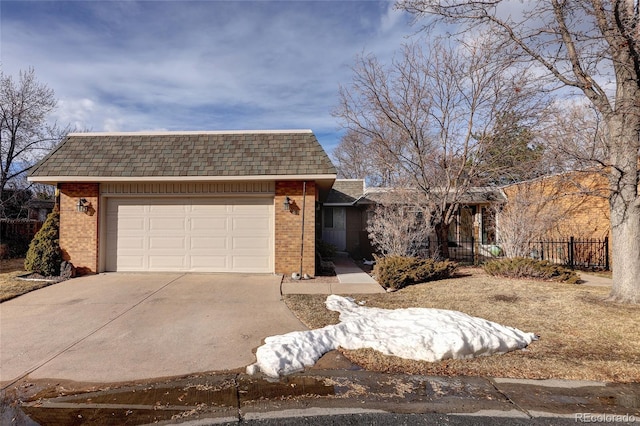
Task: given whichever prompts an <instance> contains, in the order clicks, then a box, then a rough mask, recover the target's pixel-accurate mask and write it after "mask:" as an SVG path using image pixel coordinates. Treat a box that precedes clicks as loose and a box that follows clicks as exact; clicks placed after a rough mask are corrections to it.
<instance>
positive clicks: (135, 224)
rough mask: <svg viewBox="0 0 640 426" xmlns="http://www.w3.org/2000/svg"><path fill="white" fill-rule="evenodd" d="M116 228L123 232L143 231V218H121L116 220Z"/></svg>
mask: <svg viewBox="0 0 640 426" xmlns="http://www.w3.org/2000/svg"><path fill="white" fill-rule="evenodd" d="M118 222H119V223H118V228H119V229H122V230H124V231H136V230H138V231H144V229H145V223H144V218H136V217H127V216H122V217H120V218H119V219H118Z"/></svg>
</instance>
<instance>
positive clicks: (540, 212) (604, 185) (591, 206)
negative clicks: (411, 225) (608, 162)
mask: <svg viewBox="0 0 640 426" xmlns="http://www.w3.org/2000/svg"><path fill="white" fill-rule="evenodd" d="M503 191H504V193H505V195H506V196H507V199H508V200H509V202H508V203H507V206H509V205H510V204H511V205H513V206H515V207H517V208H523V206H527V207H529V210H532V208H535V212H534V213H535V217H528V216H527V215H523V216H522V220H523V221H533V220H545V221H548V222H552V223H551V225H550V226H548V227H547V228H545V229H546V233H545V235H543V236H540V237H541V238H548V239H554V238H568V237H575V238H579V239H603V238H605V237H608V236H609V235H610V232H611V222H610V220H609V213H610V212H609V182H608V179H607V177H606V176H604V175H603V174H601V173H597V172H577V171H576V172H569V173H562V174H556V175H551V176H544V177H540V178H537V179H533V180H529V181H524V182H520V183H515V184H512V185H508V186H506V187H504V188H503Z"/></svg>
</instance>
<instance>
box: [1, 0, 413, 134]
mask: <svg viewBox="0 0 640 426" xmlns="http://www.w3.org/2000/svg"><path fill="white" fill-rule="evenodd" d="M2 12H3V13H2V16H1V19H2V22H1V23H2V34H1V35H2V40H3V46H2V47H3V49H2V55H3V56H2V61H3V69H4V71H5V72H7V73H17V71H18V70H19V69H25V68H27V67H29V66H34V67H35V69H36V73H37V75H38V78H39V79H40V80H41V81H42V82H45V83H47V84H48V85H49V86H50V87H52V88H53V89H54V90H55V91H56V96H57V97H58V99H60V107H59V110H58V112H57V115H56V118H58V119H59V121H61V122H62V121H68V122H70V123H72V124H73V125H75V126H76V127H78V128H85V129H91V130H94V131H102V130H141V129H157V128H163V129H175V130H178V129H227V128H245V129H246V128H265V129H268V128H285V127H296V128H311V129H313V130H314V131H316V133H322V134H325V135H327V136H326V137H327V140H326V141H321V142H323V143H325V144H327V145H332V144H334V143H335V141H336V139H337V137H338V133H336V129H337V127H338V124H337V122H336V120H335V119H334V118H333V117H332V116H331V110H332V108H333V107H334V106H335V105H336V103H337V91H338V85H339V84H340V83H342V84H346V83H348V82H349V80H350V79H351V71H350V66H351V65H352V63H353V60H354V57H355V55H357V54H358V53H360V52H363V51H366V52H369V51H371V52H373V53H376V54H377V55H380V56H382V57H385V56H388V55H391V54H392V52H393V51H394V50H395V49H396V48H397V47H399V46H400V44H401V43H402V42H403V40H404V39H403V37H404V35H405V34H409V33H411V31H412V29H411V28H409V27H408V26H406V25H405V24H404V23H403V19H402V17H403V16H404V15H403V14H402V13H401V12H398V11H395V10H393V9H392V2H380V3H379V2H370V1H354V2H89V1H87V2H68V3H57V2H29V3H28V7H25V5H24V4H21V3H20V2H3V5H2Z"/></svg>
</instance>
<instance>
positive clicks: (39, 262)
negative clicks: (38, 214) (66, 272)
mask: <svg viewBox="0 0 640 426" xmlns="http://www.w3.org/2000/svg"><path fill="white" fill-rule="evenodd" d="M59 235H60V213H59V212H58V211H57V210H54V211H53V212H51V213H50V214H49V216H47V220H46V221H45V222H44V224H43V225H42V228H40V230H39V231H38V233H36V235H35V236H34V237H33V240H31V244H29V250H28V251H27V256H26V258H25V260H24V269H25V270H27V271H30V272H35V273H38V274H41V275H44V276H46V277H49V276H58V275H59V274H60V263H61V262H62V253H61V251H60V245H59Z"/></svg>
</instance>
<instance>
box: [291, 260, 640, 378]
mask: <svg viewBox="0 0 640 426" xmlns="http://www.w3.org/2000/svg"><path fill="white" fill-rule="evenodd" d="M608 293H609V289H608V288H603V287H587V286H581V285H570V284H559V283H551V282H540V281H529V280H515V279H504V278H496V277H491V276H488V275H486V274H485V273H484V272H482V271H481V270H480V269H476V268H464V269H461V270H460V271H459V272H458V274H457V275H456V276H455V277H454V278H450V279H446V280H442V281H435V282H431V283H425V284H420V285H414V286H410V287H407V288H404V289H402V290H400V291H397V292H395V293H387V294H374V295H355V296H354V298H355V299H356V300H358V301H366V306H369V307H379V308H388V309H394V308H407V307H423V308H439V309H451V310H457V311H462V312H464V313H467V314H469V315H474V316H477V317H481V318H485V319H488V320H490V321H495V322H498V323H500V324H504V325H508V326H512V327H516V328H519V329H521V330H523V331H527V332H534V333H536V334H538V335H539V336H540V340H538V341H535V342H533V343H532V344H531V345H529V347H528V348H527V349H525V350H521V351H514V352H510V353H507V354H503V355H494V356H488V357H478V358H474V359H464V360H444V361H440V362H435V363H430V362H424V361H413V360H407V359H402V358H398V357H394V356H386V355H382V354H381V353H379V352H377V351H374V350H371V349H361V350H354V351H348V350H344V351H342V352H343V353H344V355H345V356H346V357H347V358H349V359H350V360H351V361H352V362H354V363H356V364H358V365H360V366H362V367H363V368H365V369H367V370H373V371H382V372H390V373H409V374H425V375H452V376H455V375H471V376H488V377H509V378H527V379H547V378H557V379H573V380H599V381H608V382H640V337H639V336H640V335H639V334H638V333H639V329H638V326H639V324H640V306H638V305H634V306H628V305H621V304H617V303H611V302H608V301H607V300H606V299H607V296H608ZM325 300H326V296H323V295H289V296H286V297H285V301H286V303H287V305H288V306H289V308H290V309H291V310H292V311H293V312H294V314H295V315H296V316H297V317H298V318H299V319H300V320H301V321H302V322H303V323H305V325H307V326H308V327H310V328H318V327H323V326H325V325H328V324H335V323H337V322H338V314H337V313H335V312H330V311H329V310H327V309H326V307H325V306H324V301H325Z"/></svg>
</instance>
